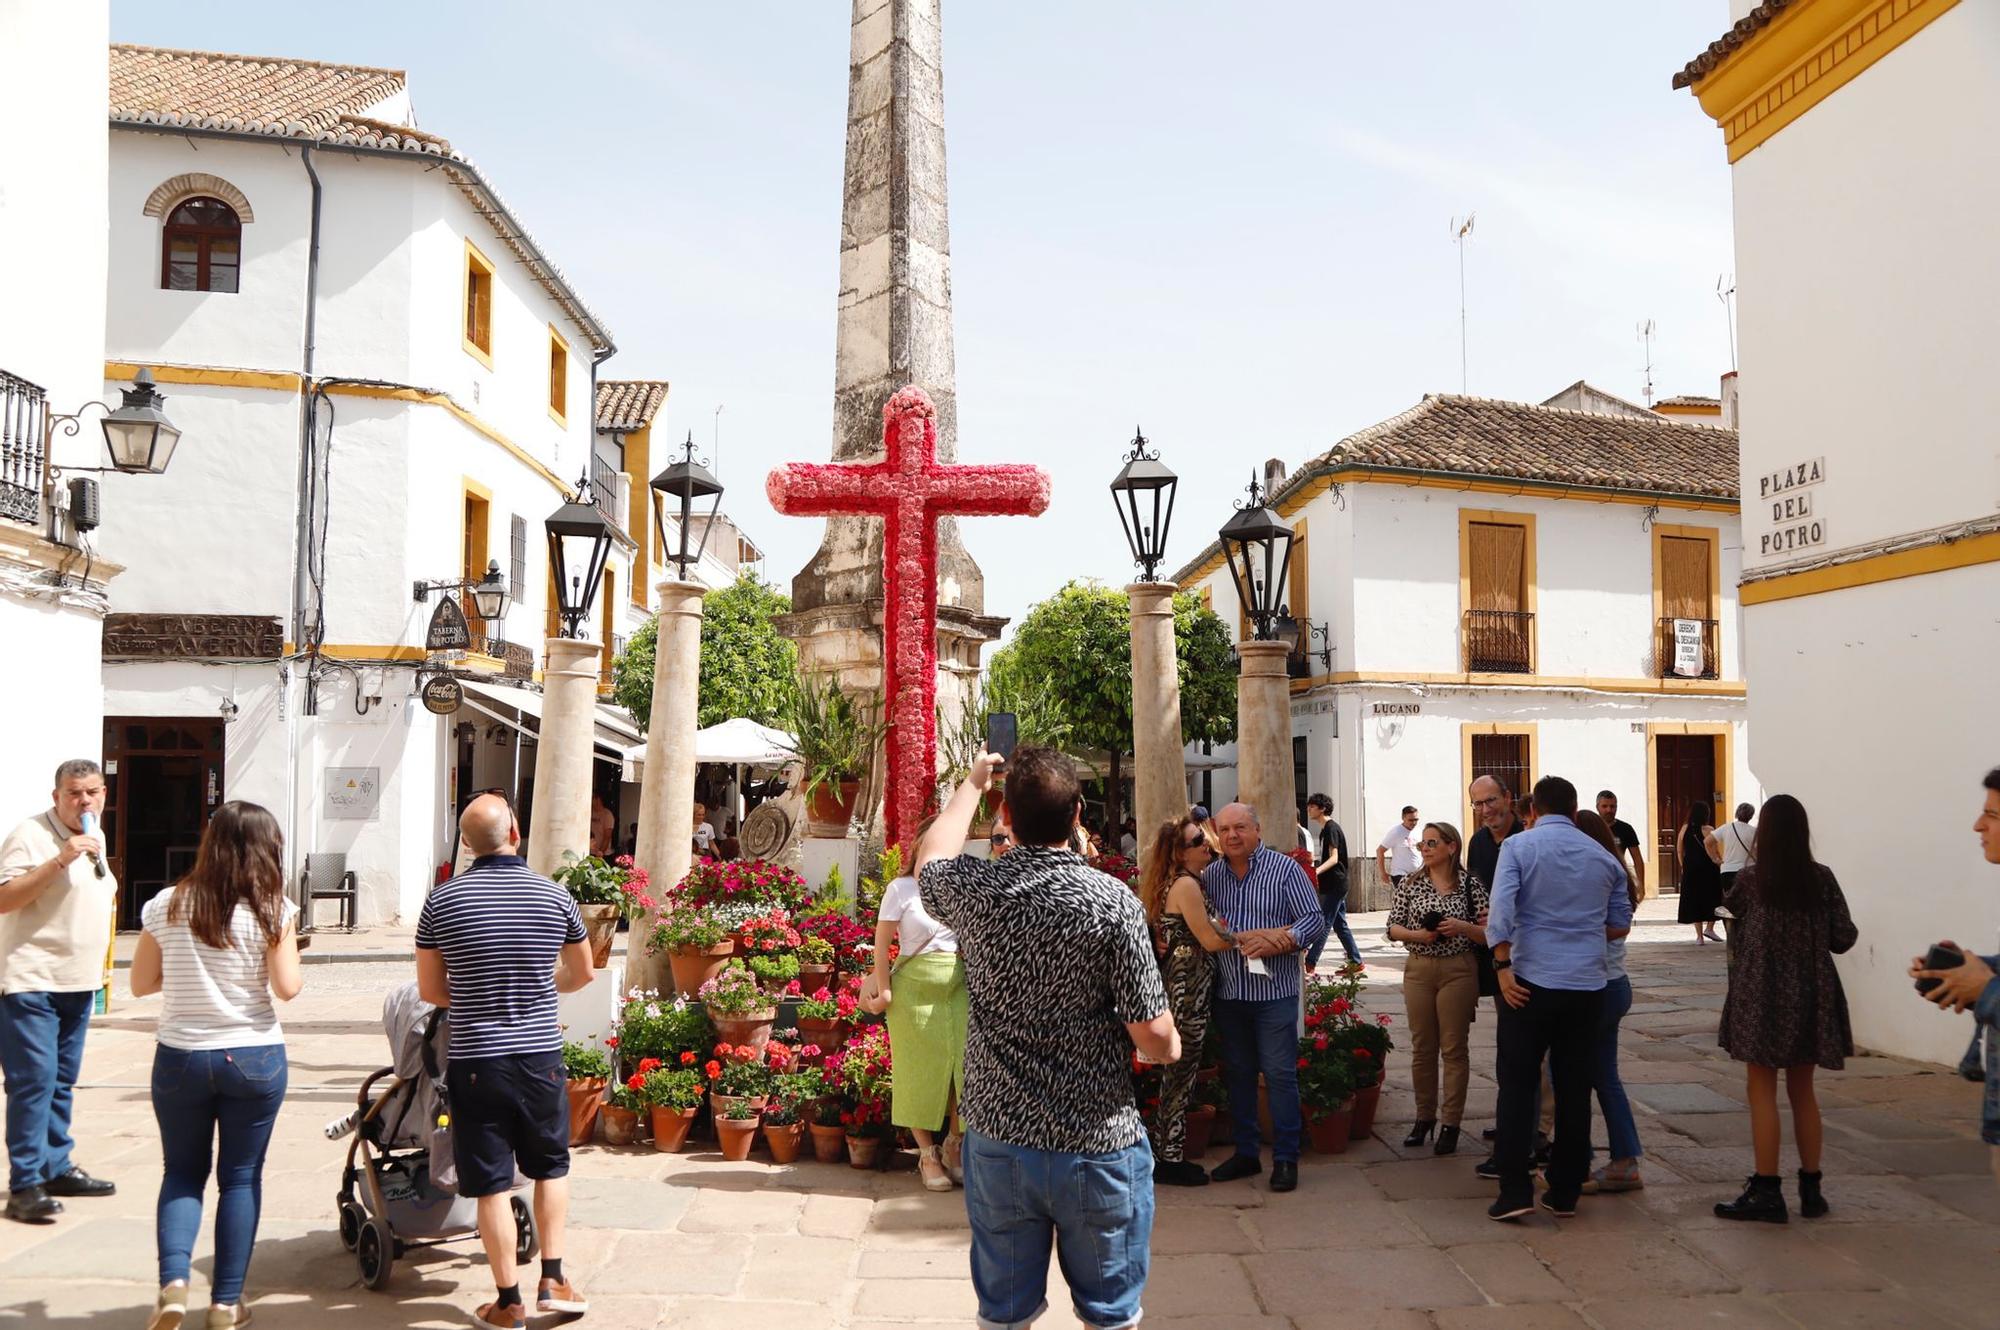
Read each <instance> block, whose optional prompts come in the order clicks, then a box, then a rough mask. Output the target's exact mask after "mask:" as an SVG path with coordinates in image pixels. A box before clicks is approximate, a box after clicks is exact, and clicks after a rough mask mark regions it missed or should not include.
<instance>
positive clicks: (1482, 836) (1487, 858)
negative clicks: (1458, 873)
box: [1465, 817, 1527, 892]
mask: <svg viewBox="0 0 2000 1330" xmlns="http://www.w3.org/2000/svg"><path fill="white" fill-rule="evenodd" d="M1526 830H1527V828H1526V827H1524V826H1522V825H1521V819H1520V818H1518V817H1517V818H1515V819H1514V820H1513V822H1512V823H1510V824H1509V826H1508V828H1507V838H1511V837H1514V836H1518V835H1520V834H1521V833H1522V832H1523V831H1526ZM1503 839H1504V838H1503ZM1500 844H1501V842H1500V840H1496V839H1494V836H1493V832H1492V831H1491V830H1490V829H1489V828H1486V827H1481V828H1480V829H1479V830H1477V831H1475V832H1473V833H1472V839H1471V840H1468V841H1467V842H1466V843H1465V871H1466V872H1468V873H1470V874H1472V875H1473V876H1474V877H1476V878H1478V879H1479V885H1481V886H1482V887H1485V888H1486V889H1487V890H1488V891H1489V892H1490V891H1491V890H1492V888H1493V870H1494V869H1495V868H1497V867H1498V866H1499V864H1500Z"/></svg>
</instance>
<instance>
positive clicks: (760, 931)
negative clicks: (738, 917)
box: [736, 906, 801, 955]
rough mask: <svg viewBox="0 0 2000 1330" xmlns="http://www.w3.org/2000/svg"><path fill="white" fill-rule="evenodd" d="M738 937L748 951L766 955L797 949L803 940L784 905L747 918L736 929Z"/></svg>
mask: <svg viewBox="0 0 2000 1330" xmlns="http://www.w3.org/2000/svg"><path fill="white" fill-rule="evenodd" d="M736 938H737V940H738V941H739V942H741V943H742V944H743V950H745V951H746V952H750V953H752V954H756V953H759V952H762V953H764V954H766V955H768V954H770V953H772V952H777V951H793V950H796V949H797V947H798V945H799V942H800V940H801V939H800V937H799V930H798V929H796V928H794V927H792V916H791V915H790V914H789V913H788V912H787V911H786V910H785V909H784V908H783V907H782V906H780V907H777V908H774V909H771V910H768V911H766V912H765V913H763V914H757V915H752V916H751V917H750V918H748V919H745V920H744V921H743V923H742V924H741V925H740V926H739V927H738V928H737V930H736Z"/></svg>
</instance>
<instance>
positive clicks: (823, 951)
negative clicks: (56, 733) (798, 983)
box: [799, 937, 833, 965]
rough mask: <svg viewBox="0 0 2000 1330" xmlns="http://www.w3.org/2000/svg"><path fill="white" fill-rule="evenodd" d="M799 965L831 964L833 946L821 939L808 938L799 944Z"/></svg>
mask: <svg viewBox="0 0 2000 1330" xmlns="http://www.w3.org/2000/svg"><path fill="white" fill-rule="evenodd" d="M799 964H801V965H831V964H833V944H832V943H831V942H828V941H827V940H826V939H825V938H823V937H809V938H806V939H804V940H803V941H801V942H800V943H799Z"/></svg>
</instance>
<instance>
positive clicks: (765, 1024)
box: [708, 1007, 778, 1058]
mask: <svg viewBox="0 0 2000 1330" xmlns="http://www.w3.org/2000/svg"><path fill="white" fill-rule="evenodd" d="M708 1019H709V1023H710V1024H712V1025H714V1026H715V1037H716V1038H717V1039H719V1040H721V1041H722V1042H723V1043H725V1044H736V1045H738V1046H741V1045H744V1044H748V1045H749V1046H750V1047H751V1048H754V1049H756V1050H757V1056H758V1057H760V1058H761V1057H763V1056H764V1045H766V1044H768V1043H770V1042H771V1027H772V1025H773V1024H775V1023H776V1022H777V1019H778V1009H777V1008H776V1007H766V1008H765V1009H764V1010H763V1011H753V1012H750V1013H749V1014H748V1015H744V1016H719V1015H717V1014H716V1013H715V1011H714V1010H713V1009H710V1011H709V1013H708Z"/></svg>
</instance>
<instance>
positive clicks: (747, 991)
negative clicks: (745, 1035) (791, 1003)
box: [699, 960, 774, 1017]
mask: <svg viewBox="0 0 2000 1330" xmlns="http://www.w3.org/2000/svg"><path fill="white" fill-rule="evenodd" d="M699 996H700V998H701V1000H702V1003H703V1005H704V1006H706V1007H707V1008H708V1014H709V1015H710V1016H711V1017H715V1016H724V1017H728V1016H748V1015H751V1014H752V1013H757V1014H767V1013H770V1012H772V1011H773V1010H774V1008H773V1006H772V999H771V997H770V995H768V994H767V993H765V992H764V991H763V989H761V988H759V987H758V986H757V976H756V975H754V974H752V973H751V972H750V967H749V966H747V965H745V964H744V963H743V962H742V961H736V960H732V961H730V962H729V964H727V965H725V966H723V967H722V973H721V974H718V975H717V976H715V978H713V979H711V980H709V981H708V982H707V983H705V984H703V985H702V986H701V989H700V991H699Z"/></svg>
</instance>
